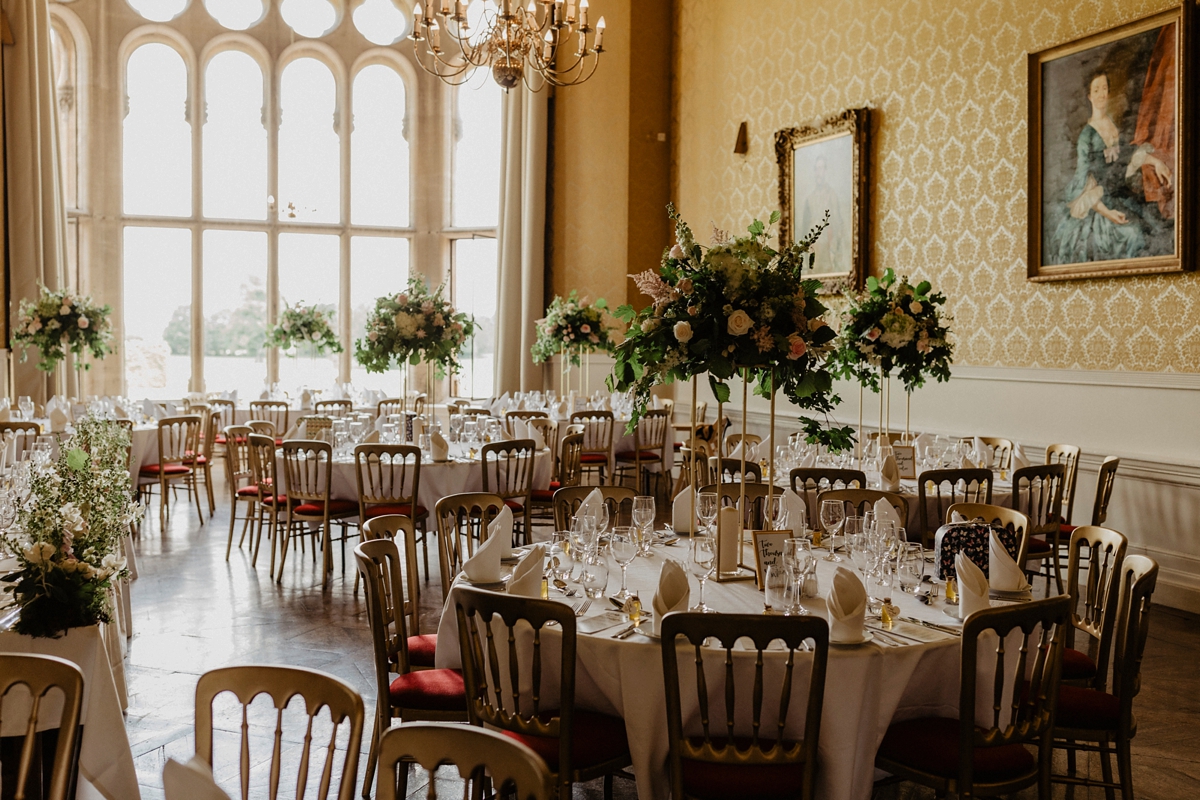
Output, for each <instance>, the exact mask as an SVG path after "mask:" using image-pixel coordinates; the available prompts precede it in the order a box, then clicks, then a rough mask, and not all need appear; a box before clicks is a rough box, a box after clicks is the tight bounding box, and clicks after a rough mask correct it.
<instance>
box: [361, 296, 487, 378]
mask: <svg viewBox="0 0 1200 800" xmlns="http://www.w3.org/2000/svg"><path fill="white" fill-rule="evenodd" d="M444 291H445V287H444V286H438V287H437V289H436V290H434V291H433V292H430V291H429V288H428V286H426V284H425V281H423V280H421V279H420V278H418V277H412V278H409V279H408V290H407V291H404V292H401V293H399V294H397V295H389V296H386V297H380V298H379V299H377V300H376V301H375V310H374V311H372V312H371V314H370V316H368V317H367V327H366V334H365V335H364V336H363V337H362V338H361V339H357V340H355V342H354V358H355V360H356V361H358V363H359V364H362V365H363V366H364V367H366V370H367V372H386V371H387V369H388V368H389V367H390V366H391V365H392V363H393V362H394V363H395V364H396V365H397V366H404V365H405V364H412V365H416V364H420V363H422V362H425V363H426V364H433V365H434V366H435V367H436V368H437V376H438V377H439V378H441V377H443V376H445V375H446V373H447V372H448V371H451V370H457V369H458V368H459V364H458V357H459V354H460V353H461V352H462V349H463V346H464V345H465V344H466V343H467V340H468V339H470V338H471V337H472V336H474V335H475V329H476V325H475V320H474V319H472V318H471V316H470V315H469V314H464V313H461V312H458V311H455V309H454V306H452V305H451V304H450V302H449V301H448V300H446V299H445V297H443V294H444Z"/></svg>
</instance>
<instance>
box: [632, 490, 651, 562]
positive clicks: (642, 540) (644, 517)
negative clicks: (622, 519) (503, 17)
mask: <svg viewBox="0 0 1200 800" xmlns="http://www.w3.org/2000/svg"><path fill="white" fill-rule="evenodd" d="M654 517H655V508H654V498H653V497H650V496H649V495H639V496H637V497H635V498H633V511H632V513H631V514H630V519H631V521H632V522H633V524H634V527H636V528H637V532H638V555H641V556H648V555H650V542H651V541H652V540H653V534H654Z"/></svg>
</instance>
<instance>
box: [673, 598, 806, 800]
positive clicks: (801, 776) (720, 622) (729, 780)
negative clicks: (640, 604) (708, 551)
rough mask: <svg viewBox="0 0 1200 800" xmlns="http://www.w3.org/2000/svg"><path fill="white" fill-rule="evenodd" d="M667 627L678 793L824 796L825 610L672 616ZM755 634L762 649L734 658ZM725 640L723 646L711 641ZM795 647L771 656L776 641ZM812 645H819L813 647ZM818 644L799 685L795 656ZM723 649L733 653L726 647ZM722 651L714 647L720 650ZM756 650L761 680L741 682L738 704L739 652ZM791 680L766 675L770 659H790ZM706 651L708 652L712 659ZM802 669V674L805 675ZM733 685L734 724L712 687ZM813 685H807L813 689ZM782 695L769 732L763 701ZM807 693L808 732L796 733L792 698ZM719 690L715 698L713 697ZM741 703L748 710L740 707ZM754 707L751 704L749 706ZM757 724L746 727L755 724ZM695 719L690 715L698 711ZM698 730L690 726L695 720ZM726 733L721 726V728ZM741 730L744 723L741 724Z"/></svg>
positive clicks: (728, 696) (729, 707) (729, 692)
mask: <svg viewBox="0 0 1200 800" xmlns="http://www.w3.org/2000/svg"><path fill="white" fill-rule="evenodd" d="M661 626H662V641H661V647H662V663H663V681H664V683H665V686H666V694H667V732H668V733H667V736H668V740H669V741H670V743H671V750H670V756H669V760H668V762H667V768H668V770H669V771H670V777H671V796H672V797H673V798H677V799H678V800H685V798H693V797H700V798H711V797H758V796H763V797H766V796H770V797H783V796H785V794H786V795H787V796H794V797H800V798H804V799H805V800H811V799H812V798H815V797H816V796H817V795H816V773H817V742H818V739H819V738H820V733H821V711H822V707H823V703H824V697H825V671H826V665H827V662H828V658H829V625H828V623H826V622H825V620H824V619H822V618H820V617H811V616H795V617H782V616H781V617H768V616H763V615H762V614H693V613H680V612H676V613H673V614H667V615H666V616H665V617H664V618H663V619H662V622H661ZM679 637H683V638H684V639H685V641H686V645H687V646H688V647H689V648H690V651H689V650H684V651H683V652H684V653H686V654H687V655H688V658H687V659H686V663H684V664H683V666H684V670H685V671H686V672H689V673H691V672H694V673H695V674H694V675H689V676H688V684H689V685H694V686H697V687H698V691H697V692H696V704H697V707H698V708H699V714H698V715H697V716H698V717H699V723H700V726H701V730H702V731H703V733H702V734H701V735H700V736H695V735H690V734H691V731H690V730H685V728H684V722H683V711H682V699H681V689H680V675H679V673H680V663H679V662H680V649H679V642H678V639H679ZM742 639H749V640H750V641H751V643H752V644H753V649H752V650H751V651H750V652H747V653H745V654H744V655H739V656H735V652H736V651H735V647H734V645H735V644H736V643H737V642H738V641H739V640H742ZM710 640H716V642H717V645H718V646H717V647H715V648H714V647H711V646H710ZM780 641H781V642H782V643H783V645H784V647H785V648H786V650H785V651H784V652H780V653H778V654H776V655H774V656H768V655H766V652H765V651H767V649H768V648H769V647H770V646H771V645H772V643H774V642H780ZM810 643H811V644H810ZM809 648H811V649H812V657H811V668H810V669H809V670H808V685H807V687H805V686H804V685H803V684H801V685H793V663H794V662H795V661H796V660H797V657H799V658H800V659H804V660H807V658H808V656H807V653H805V654H801V653H800V652H799V651H801V650H802V649H803V650H807V649H809ZM721 650H724V653H722V652H721ZM714 651H715V652H714ZM751 653H754V654H755V655H754V656H753V659H754V662H753V663H754V682H753V683H752V684H750V685H747V684H742V689H743V693H742V698H741V699H742V703H741V704H739V703H738V702H737V700H738V697H737V694H738V693H737V684H736V683H735V682H734V681H733V674H734V673H733V664H734V661H735V659H738V658H744V659H745V660H746V661H747V662H749V660H750V659H751ZM785 653H786V666H785V667H784V669H783V670H782V672H783V675H782V679H776V680H774V681H771V680H769V679H768V678H767V676H766V675H764V669H763V661H764V659H768V658H772V657H775V658H778V659H780V660H781V661H782V660H783V659H784V658H785ZM706 656H707V657H706ZM801 674H803V673H801ZM722 685H724V695H725V703H724V705H725V724H724V726H720V727H718V723H716V721H715V720H713V724H710V720H711V719H712V717H714V716H716V713H719V712H716V709H710V708H709V702H710V699H709V698H710V691H719V687H721V686H722ZM805 689H807V691H805ZM769 693H771V694H773V695H774V696H775V697H777V698H778V705H777V706H776V708H775V709H774V711H773V712H768V715H767V719H768V720H771V719H774V720H775V727H774V730H770V729H768V730H761V728H762V727H764V726H763V725H762V721H763V700H764V699H765V696H768V697H769V696H771V694H769ZM793 695H795V696H796V697H797V698H801V697H805V696H806V697H807V699H806V701H805V704H806V712H805V715H804V730H803V734H802V735H800V734H798V732H797V731H796V730H794V729H793V730H792V731H791V732H790V735H789V731H788V730H787V717H788V708H789V706H790V705H791V702H792V697H793ZM713 696H715V695H713ZM739 705H741V707H742V711H741V712H740V713H739V710H738V708H739ZM745 706H749V710H748V712H749V713H747V711H746V709H745ZM747 720H748V721H749V723H750V725H749V727H746V721H747ZM689 721H691V715H689ZM689 727H691V726H689ZM714 727H716V728H717V730H716V731H714V730H713V728H714ZM739 728H740V729H741V730H739Z"/></svg>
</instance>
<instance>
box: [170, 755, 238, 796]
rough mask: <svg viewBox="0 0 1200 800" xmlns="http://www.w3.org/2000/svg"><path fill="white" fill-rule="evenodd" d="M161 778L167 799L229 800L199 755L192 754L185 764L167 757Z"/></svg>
mask: <svg viewBox="0 0 1200 800" xmlns="http://www.w3.org/2000/svg"><path fill="white" fill-rule="evenodd" d="M162 780H163V794H164V795H165V796H166V798H167V800H229V795H227V794H225V792H223V791H221V787H219V786H217V783H216V781H214V780H213V774H212V769H210V768H209V766H208V764H206V763H205V762H204V759H202V758H201V757H200V756H192V758H191V760H190V761H188V762H187V763H186V764H183V763H180V762H178V761H176V760H175V759H173V758H168V759H167V764H166V766H165V767H163V774H162Z"/></svg>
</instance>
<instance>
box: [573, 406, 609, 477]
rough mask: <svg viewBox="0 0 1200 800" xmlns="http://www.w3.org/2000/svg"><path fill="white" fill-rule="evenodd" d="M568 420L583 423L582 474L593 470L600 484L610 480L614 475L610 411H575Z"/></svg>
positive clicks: (578, 423) (577, 423)
mask: <svg viewBox="0 0 1200 800" xmlns="http://www.w3.org/2000/svg"><path fill="white" fill-rule="evenodd" d="M570 421H571V423H572V424H576V425H583V453H582V454H581V455H580V461H581V462H582V463H583V474H584V475H585V476H586V475H587V474H588V473H589V472H593V471H595V472H596V473H597V476H598V479H599V481H600V483H601V484H604V483H608V482H610V481H611V480H612V478H613V475H614V469H613V467H614V464H613V437H614V435H615V424H616V423H615V421H614V420H613V414H612V412H611V411H576V412H575V413H573V414H572V415H571V419H570ZM605 476H607V479H606V477H605Z"/></svg>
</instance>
